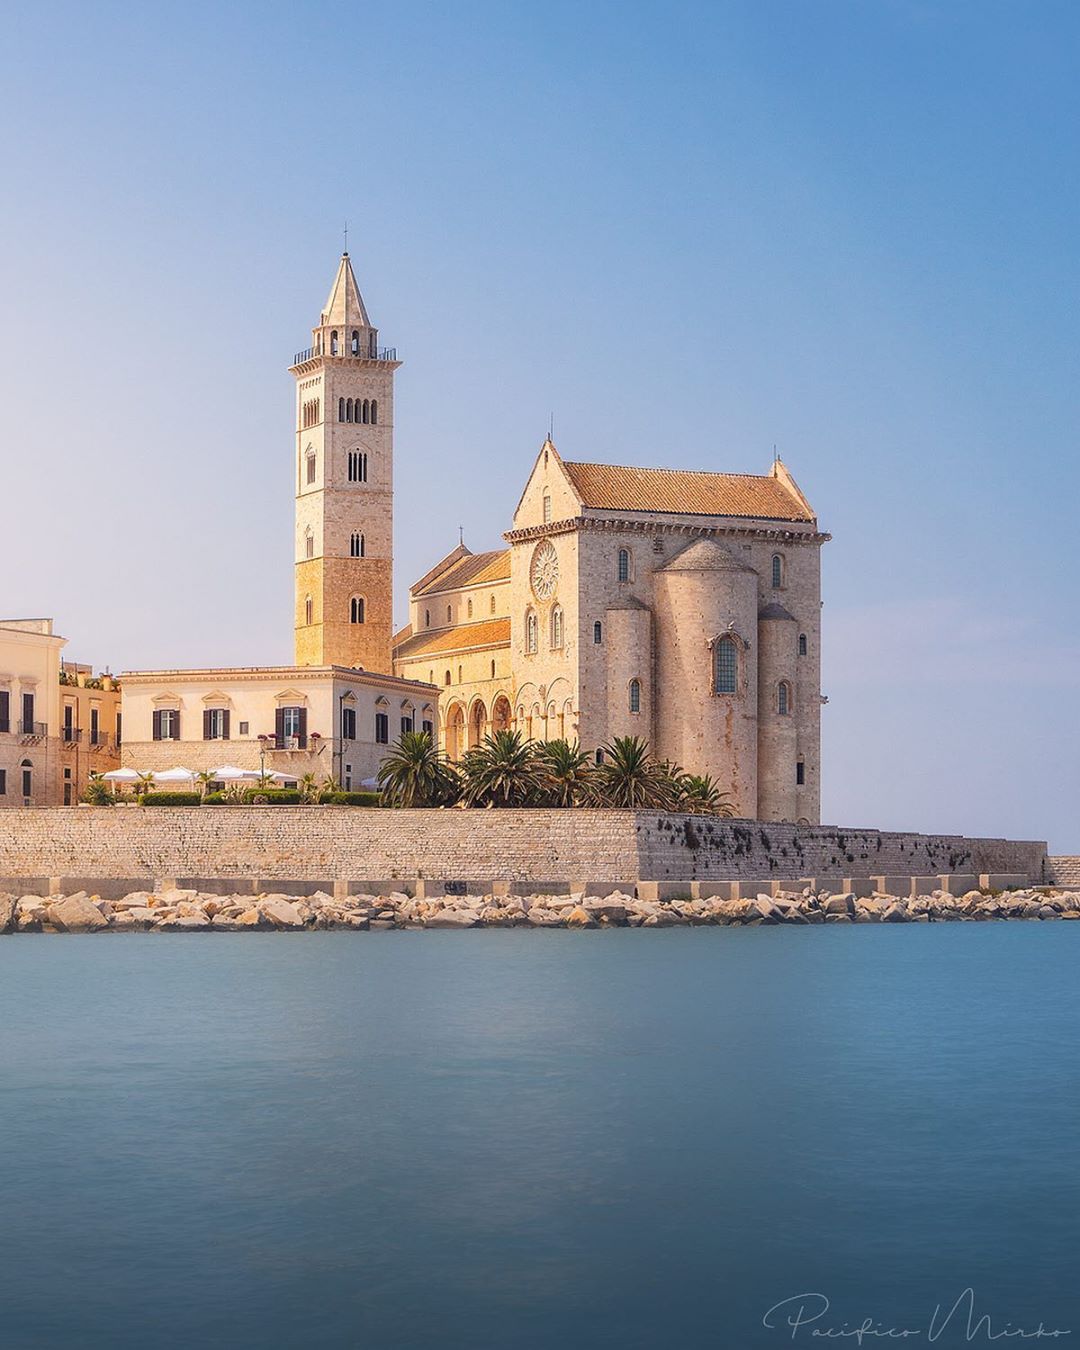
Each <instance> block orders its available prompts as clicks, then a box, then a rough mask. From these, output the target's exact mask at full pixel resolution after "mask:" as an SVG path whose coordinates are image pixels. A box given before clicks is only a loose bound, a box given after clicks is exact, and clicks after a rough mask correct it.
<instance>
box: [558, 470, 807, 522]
mask: <svg viewBox="0 0 1080 1350" xmlns="http://www.w3.org/2000/svg"><path fill="white" fill-rule="evenodd" d="M563 467H564V468H565V469H566V472H567V473H568V474H569V475H570V481H571V482H572V483H573V485H574V487H575V488H576V489H577V492H578V495H579V496H580V497H581V499H582V503H583V505H585V506H586V507H592V508H593V509H594V510H598V511H655V512H662V513H664V514H665V515H700V516H753V517H756V518H758V519H761V520H813V519H814V517H813V515H812V514H811V513H810V512H809V511H807V509H806V508H805V507H804V506H803V504H802V502H800V501H799V500H798V498H797V497H795V495H794V494H793V493H791V492H789V491H788V489H787V488H786V487H785V486H784V484H783V483H782V482H781V481H780V480H779V479H778V478H774V477H772V475H771V474H766V475H762V474H749V473H698V472H694V471H692V470H687V469H634V468H629V467H625V466H622V465H617V464H576V463H571V462H570V461H569V460H564V461H563Z"/></svg>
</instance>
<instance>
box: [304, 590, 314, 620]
mask: <svg viewBox="0 0 1080 1350" xmlns="http://www.w3.org/2000/svg"><path fill="white" fill-rule="evenodd" d="M314 617H315V607H314V605H313V604H312V600H311V596H310V595H305V596H304V622H305V623H306V624H310V623H312V622H313V621H314Z"/></svg>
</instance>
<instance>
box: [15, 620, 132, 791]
mask: <svg viewBox="0 0 1080 1350" xmlns="http://www.w3.org/2000/svg"><path fill="white" fill-rule="evenodd" d="M66 642H67V639H66V638H63V637H60V636H59V635H58V634H56V633H54V632H53V623H52V620H51V619H8V620H0V808H4V807H18V806H54V805H68V806H70V805H73V804H74V803H75V802H77V801H78V800H79V797H80V796H81V794H82V792H83V790H84V789H85V787H86V784H87V782H88V781H89V777H90V774H91V772H99V773H104V772H105V771H106V770H108V769H113V768H115V767H116V766H117V764H118V763H119V752H118V749H117V737H118V733H119V724H118V721H117V709H118V704H119V698H120V695H119V693H118V691H117V690H116V689H115V688H114V686H113V682H112V680H111V679H110V678H109V677H108V676H103V677H99V678H94V676H93V672H92V670H91V668H90V667H89V666H70V667H67V668H66V669H67V678H68V679H69V680H70V681H71V683H67V684H63V685H62V684H61V683H60V670H61V652H62V651H63V648H64V646H65V644H66Z"/></svg>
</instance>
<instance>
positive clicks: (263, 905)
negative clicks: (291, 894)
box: [259, 895, 304, 928]
mask: <svg viewBox="0 0 1080 1350" xmlns="http://www.w3.org/2000/svg"><path fill="white" fill-rule="evenodd" d="M259 914H260V916H261V917H262V918H263V919H265V920H266V921H267V922H268V923H271V924H273V926H274V927H275V928H303V926H304V916H303V915H302V914H301V913H300V911H299V909H297V907H296V906H295V905H294V904H293V903H292V901H291V900H287V899H286V898H285V897H284V896H283V895H267V896H264V897H263V899H261V900H260V901H259Z"/></svg>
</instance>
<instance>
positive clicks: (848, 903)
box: [825, 894, 855, 917]
mask: <svg viewBox="0 0 1080 1350" xmlns="http://www.w3.org/2000/svg"><path fill="white" fill-rule="evenodd" d="M825 913H826V914H849V915H851V916H852V917H854V915H855V897H854V896H853V895H850V894H847V895H830V896H829V898H828V900H826V901H825Z"/></svg>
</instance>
